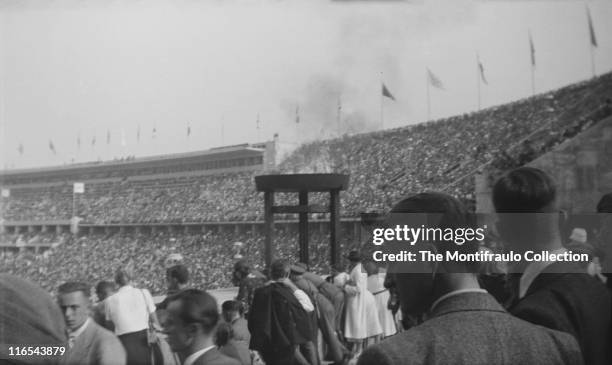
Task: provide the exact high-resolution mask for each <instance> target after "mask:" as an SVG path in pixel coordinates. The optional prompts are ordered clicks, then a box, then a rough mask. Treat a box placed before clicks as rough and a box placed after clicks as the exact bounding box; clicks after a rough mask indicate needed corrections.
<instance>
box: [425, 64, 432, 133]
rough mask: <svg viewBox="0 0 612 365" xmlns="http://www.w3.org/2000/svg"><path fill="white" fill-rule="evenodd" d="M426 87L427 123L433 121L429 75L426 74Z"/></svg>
mask: <svg viewBox="0 0 612 365" xmlns="http://www.w3.org/2000/svg"><path fill="white" fill-rule="evenodd" d="M425 85H426V87H427V121H428V122H429V121H430V120H431V99H430V96H429V74H428V73H427V72H426V73H425Z"/></svg>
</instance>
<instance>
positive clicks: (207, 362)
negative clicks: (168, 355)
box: [193, 348, 241, 365]
mask: <svg viewBox="0 0 612 365" xmlns="http://www.w3.org/2000/svg"><path fill="white" fill-rule="evenodd" d="M193 364H194V365H241V364H240V362H239V361H238V360H236V359H232V358H231V357H228V356H225V355H223V354H222V353H221V352H219V350H217V349H216V348H214V349H211V350H208V351H206V352H205V353H204V355H202V356H200V357H198V358H197V360H196V361H195V362H194V363H193Z"/></svg>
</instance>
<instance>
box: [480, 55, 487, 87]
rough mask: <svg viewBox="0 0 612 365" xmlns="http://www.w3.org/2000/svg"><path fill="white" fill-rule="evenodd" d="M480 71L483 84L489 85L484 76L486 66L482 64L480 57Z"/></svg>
mask: <svg viewBox="0 0 612 365" xmlns="http://www.w3.org/2000/svg"><path fill="white" fill-rule="evenodd" d="M478 69H479V70H480V79H481V80H482V82H483V83H484V84H485V85H489V83H488V82H487V78H486V77H485V74H484V66H482V62H481V61H480V57H478Z"/></svg>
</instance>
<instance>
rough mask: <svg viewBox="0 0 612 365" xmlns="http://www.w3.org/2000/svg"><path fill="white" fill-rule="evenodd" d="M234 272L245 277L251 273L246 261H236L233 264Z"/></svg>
mask: <svg viewBox="0 0 612 365" xmlns="http://www.w3.org/2000/svg"><path fill="white" fill-rule="evenodd" d="M234 271H237V272H240V273H243V274H244V275H247V274H248V273H249V272H250V271H251V265H249V263H248V262H247V261H246V260H238V261H236V263H235V264H234Z"/></svg>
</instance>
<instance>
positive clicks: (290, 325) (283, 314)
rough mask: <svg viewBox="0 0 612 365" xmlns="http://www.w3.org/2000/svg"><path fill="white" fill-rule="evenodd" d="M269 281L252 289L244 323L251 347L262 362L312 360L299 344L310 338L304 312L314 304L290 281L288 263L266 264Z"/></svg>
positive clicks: (276, 363) (287, 363)
mask: <svg viewBox="0 0 612 365" xmlns="http://www.w3.org/2000/svg"><path fill="white" fill-rule="evenodd" d="M270 277H271V279H272V280H273V282H271V283H269V284H267V285H265V286H263V287H260V288H258V289H256V290H255V293H254V296H253V305H252V310H251V312H249V317H248V324H249V331H250V332H251V335H252V336H251V344H250V348H251V349H252V350H256V351H258V352H259V353H260V354H261V356H262V358H263V360H264V362H265V363H266V365H291V364H300V365H302V364H303V365H305V364H312V363H314V362H315V361H316V360H314V361H313V356H312V354H306V355H304V354H303V353H302V352H301V351H300V345H304V344H306V343H308V342H311V341H312V340H313V338H312V329H311V327H310V319H309V316H308V312H312V311H313V310H314V306H313V305H312V303H311V302H310V300H309V299H308V296H307V295H306V293H304V292H303V291H301V290H299V289H298V288H297V287H296V286H295V285H293V284H292V283H291V282H290V281H289V279H288V277H289V265H288V264H287V262H286V261H284V260H275V261H274V262H272V264H271V265H270Z"/></svg>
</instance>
